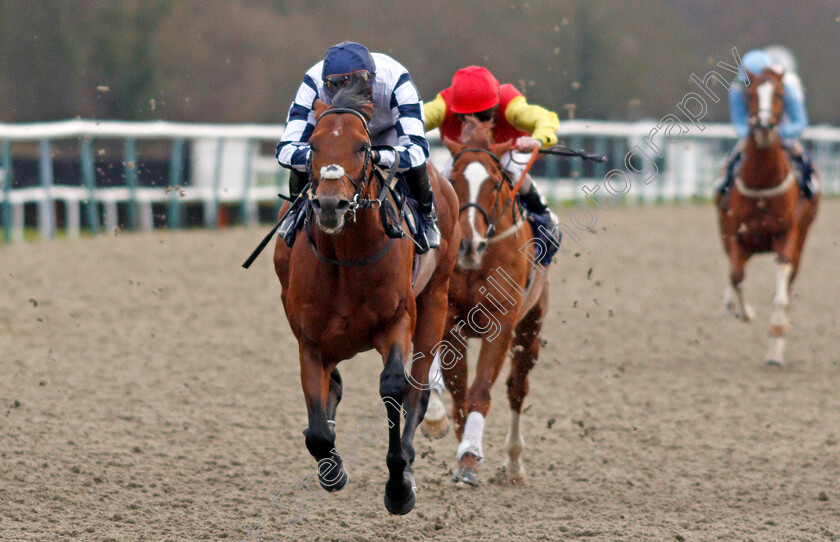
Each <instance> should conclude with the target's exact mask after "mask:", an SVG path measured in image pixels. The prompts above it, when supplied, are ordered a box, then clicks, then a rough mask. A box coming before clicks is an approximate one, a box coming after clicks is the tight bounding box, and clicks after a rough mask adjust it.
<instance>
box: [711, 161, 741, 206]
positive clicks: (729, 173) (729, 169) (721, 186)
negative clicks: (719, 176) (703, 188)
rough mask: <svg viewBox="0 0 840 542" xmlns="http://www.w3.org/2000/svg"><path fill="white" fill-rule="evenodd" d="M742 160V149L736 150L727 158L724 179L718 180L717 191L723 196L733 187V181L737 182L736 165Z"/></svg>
mask: <svg viewBox="0 0 840 542" xmlns="http://www.w3.org/2000/svg"><path fill="white" fill-rule="evenodd" d="M740 161H741V151H735V152H733V153H731V154H730V155H729V157H728V158H727V159H726V165H725V166H724V171H725V173H724V177H723V180H722V181H719V182H718V185H717V189H716V190H717V193H718V194H720V195H721V196H722V195H724V194H726V193H727V192H729V191H730V190H731V189H732V183H734V182H735V167H736V166H737V165H738V163H739V162H740Z"/></svg>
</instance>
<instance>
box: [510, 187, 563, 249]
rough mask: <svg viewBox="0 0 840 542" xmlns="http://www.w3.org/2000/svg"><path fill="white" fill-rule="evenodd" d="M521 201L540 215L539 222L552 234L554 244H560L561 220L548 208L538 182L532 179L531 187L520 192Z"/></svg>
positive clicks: (527, 209) (526, 208)
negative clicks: (559, 226)
mask: <svg viewBox="0 0 840 542" xmlns="http://www.w3.org/2000/svg"><path fill="white" fill-rule="evenodd" d="M519 201H520V202H521V203H522V206H523V207H525V210H526V211H528V212H529V213H530V214H532V215H536V216H537V217H538V219H539V222H540V223H541V224H542V226H543V227H544V228H545V229H546V230H547V231H548V233H549V234H550V235H551V240H552V241H553V242H554V244H555V245H556V246H560V240H561V237H562V236H561V233H560V228H558V227H557V226H558V225H559V224H560V220H559V219H558V218H557V217H556V216H555V215H554V213H552V212H551V209H549V208H548V205H547V204H546V203H545V200H544V199H543V197H542V194H540V190H539V188H537V183H535V182H534V181H533V180H532V181H531V187H530V188H529V189H528V191H527V192H525V193H522V192H519Z"/></svg>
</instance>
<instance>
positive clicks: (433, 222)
mask: <svg viewBox="0 0 840 542" xmlns="http://www.w3.org/2000/svg"><path fill="white" fill-rule="evenodd" d="M403 175H404V177H405V181H406V183H408V189H409V190H411V195H412V196H413V197H414V199H416V200H417V203H418V207H419V210H420V214H421V215H422V216H423V221H424V222H425V223H426V228H425V231H424V232H423V234H422V235H419V236H418V239H416V241H417V243H418V244H419V245H420V246H419V247H417V253H418V254H423V253H424V252H427V251H428V250H429V249H432V248H439V247H440V229H439V228H438V223H437V210H436V208H435V195H434V193H432V185H431V184H430V183H429V173H428V172H427V171H426V164H423V165H422V166H419V167H416V168H411V169H409V170H406V171H405V173H403Z"/></svg>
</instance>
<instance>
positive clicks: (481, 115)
mask: <svg viewBox="0 0 840 542" xmlns="http://www.w3.org/2000/svg"><path fill="white" fill-rule="evenodd" d="M496 109H497V107H491V108H490V109H485V110H484V111H476V112H475V113H462V114H461V120H463V118H464V117H475V118H476V119H477V120H478V121H479V122H487V121H489V120H493V119H495V118H496Z"/></svg>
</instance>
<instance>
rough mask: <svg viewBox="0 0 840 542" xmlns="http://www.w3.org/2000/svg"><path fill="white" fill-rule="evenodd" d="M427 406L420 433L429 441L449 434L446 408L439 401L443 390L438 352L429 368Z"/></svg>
mask: <svg viewBox="0 0 840 542" xmlns="http://www.w3.org/2000/svg"><path fill="white" fill-rule="evenodd" d="M429 387H430V391H429V405H428V406H427V407H426V414H425V416H424V417H423V423H422V424H421V425H420V431H422V433H423V435H425V436H426V437H427V438H430V439H439V438H443V437H445V436H446V434H447V433H449V427H450V424H449V418H448V417H447V416H446V407H445V406H444V404H443V401H442V400H441V395H442V394H443V390H444V382H443V371H442V370H441V361H440V351H438V352H436V353H435V357H434V360H432V366H431V367H430V368H429Z"/></svg>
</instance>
